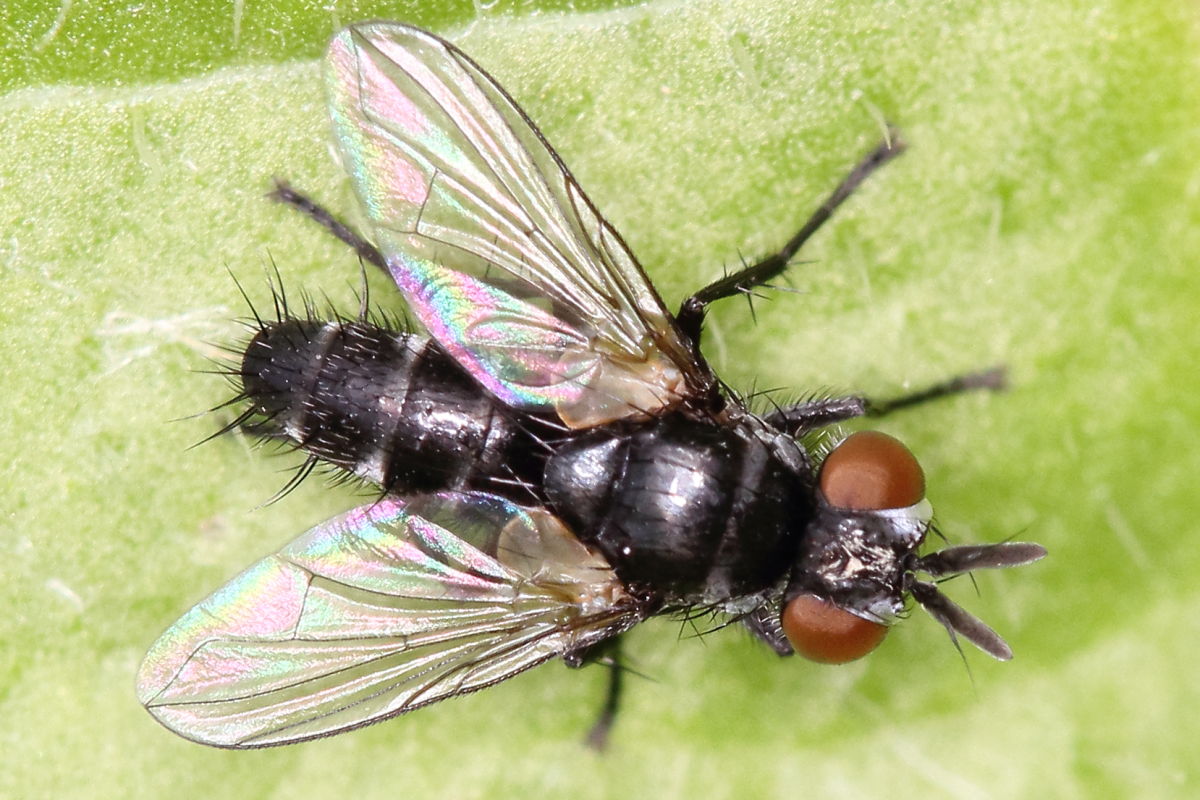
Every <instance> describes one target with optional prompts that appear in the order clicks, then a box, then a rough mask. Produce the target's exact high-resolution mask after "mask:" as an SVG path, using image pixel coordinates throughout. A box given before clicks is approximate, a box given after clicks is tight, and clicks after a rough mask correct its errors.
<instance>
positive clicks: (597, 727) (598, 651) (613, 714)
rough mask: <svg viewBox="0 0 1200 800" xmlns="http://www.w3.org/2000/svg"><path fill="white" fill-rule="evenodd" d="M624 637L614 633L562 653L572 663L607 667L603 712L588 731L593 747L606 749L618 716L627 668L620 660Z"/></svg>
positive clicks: (588, 742)
mask: <svg viewBox="0 0 1200 800" xmlns="http://www.w3.org/2000/svg"><path fill="white" fill-rule="evenodd" d="M620 654H621V637H620V636H614V637H613V638H611V639H605V640H604V641H602V642H599V643H598V644H595V645H592V646H591V647H589V648H587V649H586V650H583V651H581V652H578V653H568V654H567V655H566V656H564V657H563V660H564V661H566V662H567V666H569V667H583V666H586V665H588V664H601V665H603V666H606V667H608V686H607V688H606V690H605V693H604V703H603V704H602V705H601V706H600V713H599V714H598V715H596V721H595V722H594V723H592V727H591V730H589V731H588V735H587V739H586V741H587V744H588V746H589V747H591V748H592V749H594V750H603V749H604V748H605V747H606V746H607V745H608V734H609V732H610V731H611V730H612V726H613V722H614V721H615V720H616V718H617V708H618V707H619V706H620V703H621V689H622V687H623V685H624V676H623V675H622V673H623V672H624V671H625V668H624V667H622V666H621V663H620Z"/></svg>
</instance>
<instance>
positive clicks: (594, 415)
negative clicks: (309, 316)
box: [326, 22, 711, 428]
mask: <svg viewBox="0 0 1200 800" xmlns="http://www.w3.org/2000/svg"><path fill="white" fill-rule="evenodd" d="M326 78H327V83H328V88H329V93H330V101H329V105H330V113H331V116H332V118H333V127H334V133H335V135H336V138H337V141H338V145H339V148H340V150H341V154H342V161H343V164H344V166H345V168H346V171H347V172H348V173H349V175H350V180H351V183H352V184H353V186H354V189H355V192H356V193H357V195H358V197H359V200H360V201H361V203H362V206H363V208H364V209H365V212H366V216H367V219H368V221H369V223H370V225H371V227H372V230H373V233H374V236H375V239H376V242H375V243H376V245H377V246H378V247H379V248H380V250H381V251H382V252H383V254H384V256H385V258H386V259H387V263H388V268H389V270H390V272H391V274H392V277H393V278H394V279H395V281H396V283H397V285H398V286H399V287H400V289H401V291H403V293H404V294H405V296H406V298H407V300H408V302H409V304H410V305H411V307H412V310H413V312H414V313H415V314H416V316H417V317H418V318H419V319H420V320H421V322H422V324H424V325H425V327H426V328H427V329H428V330H429V332H430V334H432V335H433V337H434V338H436V339H437V341H438V342H439V343H440V344H441V345H442V346H443V347H444V348H445V349H446V350H447V351H448V352H449V353H450V354H451V355H452V356H454V358H455V359H457V360H458V362H459V363H460V364H462V365H463V366H464V367H465V368H466V369H467V370H468V371H469V372H470V373H471V374H472V375H473V376H474V377H475V378H476V379H477V380H479V381H480V382H481V383H482V384H483V385H484V386H486V387H487V388H488V389H489V390H490V391H491V392H492V393H494V394H495V395H496V396H497V397H498V398H499V399H500V400H502V401H503V402H505V403H507V404H508V405H510V406H513V407H517V408H528V409H532V408H553V409H555V410H557V411H558V413H559V416H560V417H561V418H562V419H563V421H564V422H566V423H567V424H568V425H570V426H572V427H576V428H584V427H589V426H592V425H596V424H599V423H602V422H606V421H610V420H615V419H622V418H626V417H634V416H640V415H645V414H649V413H652V412H655V411H658V410H660V409H663V408H666V407H670V406H672V405H674V404H676V403H678V402H679V401H680V400H681V399H682V398H683V397H685V396H688V395H690V394H693V393H695V392H696V391H697V390H698V388H699V387H704V386H707V385H709V383H708V382H709V381H711V378H710V377H709V376H708V375H707V371H706V369H705V368H704V367H703V366H701V365H700V364H698V363H697V360H696V359H695V358H694V357H693V355H692V350H691V348H690V346H689V345H688V343H687V342H686V341H685V340H684V338H683V336H682V334H681V333H680V332H679V330H678V329H677V328H676V326H675V323H674V320H673V318H672V317H671V315H670V314H669V313H668V312H667V310H666V309H665V307H664V306H663V303H662V300H661V299H660V298H659V297H658V294H657V293H656V292H655V290H654V288H653V286H651V284H650V282H649V280H648V279H647V278H646V275H645V273H644V272H643V271H642V269H641V267H639V266H638V264H637V262H636V261H635V260H634V257H633V255H632V254H631V253H630V252H629V249H628V248H627V247H626V245H625V243H624V242H623V241H622V240H621V238H620V236H619V235H618V234H617V233H616V231H614V230H613V229H612V227H611V226H610V225H609V224H608V223H607V222H606V221H605V220H604V219H603V218H602V217H601V216H600V214H599V213H598V212H597V211H596V209H595V207H594V206H593V205H592V203H591V201H590V200H588V198H587V197H586V196H585V195H584V193H583V190H582V189H580V188H579V184H577V183H576V182H575V179H574V178H573V177H571V174H570V172H568V171H567V168H566V167H565V166H564V165H563V163H562V161H561V160H560V159H559V158H558V156H557V154H556V153H555V152H554V150H553V149H551V147H550V145H549V144H548V143H547V142H546V140H545V139H544V138H543V137H542V135H541V133H540V132H539V131H538V130H537V128H536V127H535V126H534V124H533V123H532V122H531V121H530V120H529V118H528V117H527V116H525V114H524V112H523V111H521V109H520V108H519V107H518V106H517V104H516V103H515V102H514V101H513V100H512V98H510V97H509V96H508V94H507V93H506V92H505V91H504V90H503V89H502V88H501V87H500V86H499V84H497V83H496V82H495V81H494V80H493V79H492V78H491V77H490V76H488V75H487V73H485V72H484V71H483V70H482V69H481V68H480V67H479V66H478V65H476V64H475V63H474V62H473V61H471V59H470V58H468V57H467V56H466V55H465V54H464V53H462V51H460V50H458V49H457V48H456V47H454V46H453V45H451V44H450V43H448V42H446V41H443V40H442V39H439V38H438V37H436V36H434V35H432V34H430V33H427V32H425V31H421V30H418V29H416V28H411V27H408V26H406V25H400V24H396V23H391V22H371V23H364V24H360V25H354V26H351V27H349V28H346V29H345V30H343V31H342V32H341V33H339V34H338V35H337V36H336V37H335V38H334V40H333V42H332V44H331V45H330V47H329V52H328V56H327V60H326Z"/></svg>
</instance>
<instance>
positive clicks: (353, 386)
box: [237, 317, 536, 501]
mask: <svg viewBox="0 0 1200 800" xmlns="http://www.w3.org/2000/svg"><path fill="white" fill-rule="evenodd" d="M237 377H239V378H240V381H241V387H240V388H241V394H242V396H244V397H245V398H246V400H247V401H248V402H249V403H250V404H251V412H252V413H251V414H250V415H249V416H248V418H247V420H246V422H245V423H244V427H245V429H246V430H247V431H248V432H250V433H253V434H256V435H260V436H263V437H264V438H268V439H275V440H282V441H285V442H287V443H289V444H291V445H293V446H294V447H296V448H298V449H301V450H303V451H305V452H306V453H308V454H309V455H310V456H312V457H315V458H317V459H320V460H321V461H324V462H326V463H329V464H333V465H335V466H337V467H340V468H342V469H344V470H346V471H347V472H349V473H351V474H353V475H355V476H357V477H359V478H362V479H363V480H365V481H368V482H370V483H372V484H375V485H378V486H381V487H382V488H383V489H384V490H385V491H389V492H391V491H395V492H426V491H443V490H461V489H468V488H487V489H489V490H490V491H495V492H497V493H500V494H509V493H510V492H506V491H502V490H501V488H500V487H499V486H497V485H493V484H494V483H495V479H496V478H498V477H502V476H504V475H506V474H509V473H511V472H512V470H513V469H514V466H516V467H518V468H519V466H520V465H521V464H523V463H526V462H528V461H530V459H531V458H532V455H533V451H534V450H536V445H535V443H534V442H533V441H532V440H531V438H530V437H529V435H528V434H527V433H525V431H524V430H523V429H522V428H520V427H519V426H517V425H514V424H513V423H512V422H511V421H510V419H509V417H508V416H507V415H506V414H505V413H504V409H502V408H500V407H498V405H497V403H496V402H495V401H494V400H493V399H492V398H491V397H490V396H488V395H487V394H486V393H485V392H484V391H483V390H481V389H480V387H479V385H478V384H477V383H476V382H475V381H473V380H472V379H471V378H470V377H469V376H468V375H467V374H466V372H464V371H463V369H462V368H461V367H460V366H458V365H457V364H456V363H455V362H454V361H453V360H452V359H450V358H449V357H448V356H447V355H446V354H445V353H444V352H443V351H442V350H441V349H440V348H439V347H438V346H437V344H435V343H433V342H431V341H430V340H429V339H426V338H424V337H422V336H417V335H414V334H411V333H406V332H403V331H396V330H390V329H387V328H383V327H379V326H376V325H372V324H369V323H365V322H352V321H346V320H339V321H333V322H322V321H317V320H310V319H294V318H286V317H285V318H283V319H281V320H279V321H277V322H267V323H263V324H262V325H261V326H259V328H258V331H257V333H256V334H255V335H254V337H253V338H252V339H251V340H250V342H249V344H248V345H247V346H246V350H245V353H244V355H243V357H242V363H241V368H240V370H239V371H238V372H237ZM512 477H514V478H517V479H519V478H520V477H521V476H520V475H514V476H512ZM519 483H520V481H519V480H518V484H519ZM515 494H516V496H517V497H520V499H523V500H525V501H528V500H529V499H530V498H529V495H528V494H527V493H526V494H525V495H524V496H523V497H522V496H521V494H520V492H516V493H515Z"/></svg>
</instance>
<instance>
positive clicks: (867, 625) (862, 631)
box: [780, 594, 888, 664]
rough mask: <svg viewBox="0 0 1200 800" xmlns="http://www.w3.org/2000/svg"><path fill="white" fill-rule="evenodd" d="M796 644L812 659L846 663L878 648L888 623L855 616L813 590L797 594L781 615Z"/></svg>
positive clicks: (799, 649) (829, 662) (824, 662)
mask: <svg viewBox="0 0 1200 800" xmlns="http://www.w3.org/2000/svg"><path fill="white" fill-rule="evenodd" d="M780 622H781V623H782V625H783V632H784V634H786V635H787V638H788V641H789V642H791V643H792V648H793V649H794V650H795V651H796V652H797V653H799V654H800V655H802V656H804V657H805V658H807V659H808V660H809V661H816V662H817V663H819V664H844V663H846V662H847V661H853V660H855V659H856V658H862V657H863V656H865V655H866V654H867V653H869V652H871V651H872V650H874V649H875V648H876V647H878V646H879V643H880V642H882V641H883V637H884V636H885V635H886V634H887V631H888V629H887V626H886V625H881V624H879V623H878V622H871V621H870V620H867V619H863V618H862V617H858V616H855V615H854V614H851V613H850V612H849V611H845V610H843V609H841V608H838V607H837V606H835V605H834V604H833V603H830V602H829V601H827V600H822V599H821V598H820V597H817V596H816V595H812V594H802V595H797V596H796V597H793V598H792V599H791V600H789V601H788V603H787V605H786V606H784V608H783V616H782V618H781V619H780Z"/></svg>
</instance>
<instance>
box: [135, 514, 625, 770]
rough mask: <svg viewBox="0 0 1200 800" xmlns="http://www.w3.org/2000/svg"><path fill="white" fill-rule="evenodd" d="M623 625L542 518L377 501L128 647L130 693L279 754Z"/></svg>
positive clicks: (587, 563)
mask: <svg viewBox="0 0 1200 800" xmlns="http://www.w3.org/2000/svg"><path fill="white" fill-rule="evenodd" d="M640 618H641V615H640V612H639V611H638V609H637V606H636V603H634V601H633V600H632V599H631V598H629V596H628V595H627V594H626V593H625V591H624V589H623V588H622V586H621V584H620V582H619V581H618V580H617V578H616V576H615V574H614V573H613V572H612V570H611V569H610V568H609V566H608V565H607V564H606V563H605V562H604V561H603V559H601V558H600V557H598V556H595V555H594V554H592V553H591V552H589V551H588V550H587V549H586V548H584V547H583V546H582V545H581V544H579V542H578V541H577V540H576V539H575V538H574V537H573V536H572V535H571V534H570V533H569V532H568V531H567V530H566V529H565V528H564V527H563V526H562V524H561V523H560V522H558V520H557V519H556V518H554V517H553V516H551V515H550V514H548V513H547V512H545V511H540V510H536V509H534V510H531V509H525V508H522V507H520V506H516V505H514V504H512V503H509V502H508V501H506V500H503V499H500V498H498V497H494V496H492V495H485V494H451V493H448V494H440V495H430V496H425V497H420V498H416V499H414V500H412V501H409V502H407V503H406V502H403V501H400V500H395V499H385V500H381V501H380V502H378V503H375V504H373V505H370V506H364V507H361V508H358V509H355V510H353V511H351V512H349V513H347V514H343V515H341V516H338V517H335V518H333V519H331V520H329V521H328V522H325V523H323V524H322V525H319V526H317V527H316V528H314V529H312V530H311V531H309V532H308V533H306V534H304V535H303V536H301V537H300V538H299V539H297V540H296V541H294V542H292V543H291V544H289V545H288V546H286V547H284V548H283V549H282V550H280V551H279V552H278V553H276V554H274V555H271V556H268V557H267V558H265V559H263V560H262V561H260V562H258V563H257V564H255V565H254V566H252V567H250V569H248V570H246V571H245V572H243V573H242V574H241V575H239V576H238V577H236V578H234V579H233V580H232V581H230V582H229V583H228V584H226V585H225V586H224V587H222V588H221V589H219V590H217V591H216V592H215V593H213V594H212V595H211V596H210V597H209V598H208V599H206V600H204V601H203V602H201V603H200V604H199V605H197V606H196V607H195V608H193V609H192V610H191V611H189V612H188V613H187V614H185V615H184V617H183V618H182V619H180V620H179V621H178V622H177V623H175V625H174V626H172V627H171V628H170V629H169V630H167V631H166V633H164V634H163V635H162V637H161V638H160V639H159V640H158V642H156V643H155V645H154V646H153V647H152V648H151V650H150V652H149V653H148V654H147V655H146V658H145V661H144V662H143V663H142V667H141V670H140V671H139V673H138V683H137V686H138V696H139V698H140V699H141V701H142V703H144V704H145V705H146V707H147V708H148V709H149V710H150V712H151V713H152V714H154V716H155V717H156V718H157V719H158V720H159V721H160V722H162V723H163V724H164V725H166V726H167V727H168V728H171V729H172V730H174V731H176V732H177V733H179V734H181V735H183V736H185V737H187V738H189V739H192V740H194V741H198V742H203V743H205V744H212V745H218V746H223V747H255V746H263V745H272V744H283V743H286V742H293V741H298V740H302V739H308V738H312V737H316V736H324V735H327V734H331V733H336V732H338V731H342V730H345V729H347V728H353V727H357V726H360V725H365V724H368V723H371V722H375V721H378V720H381V719H384V718H387V717H390V716H394V715H396V714H401V713H403V712H405V711H409V710H412V709H414V708H417V707H420V706H423V705H426V704H428V703H432V702H435V701H437V700H441V699H444V698H446V697H451V696H454V695H457V694H462V693H465V692H470V691H474V690H476V689H481V688H483V687H485V686H489V685H491V684H493V683H496V682H497V681H501V680H504V679H505V678H508V677H511V676H513V675H515V674H517V673H519V672H521V671H523V670H526V669H528V668H530V667H532V666H535V665H537V664H540V663H542V662H543V661H546V660H547V659H550V658H553V657H555V656H560V655H563V654H565V653H568V652H571V651H573V650H577V649H579V648H582V647H586V646H588V645H589V644H591V643H594V642H597V641H600V640H602V639H604V638H607V637H608V636H612V635H615V634H616V633H618V632H620V631H622V630H625V629H626V628H628V627H629V626H630V625H633V624H634V623H635V622H637V621H638V620H639V619H640Z"/></svg>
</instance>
